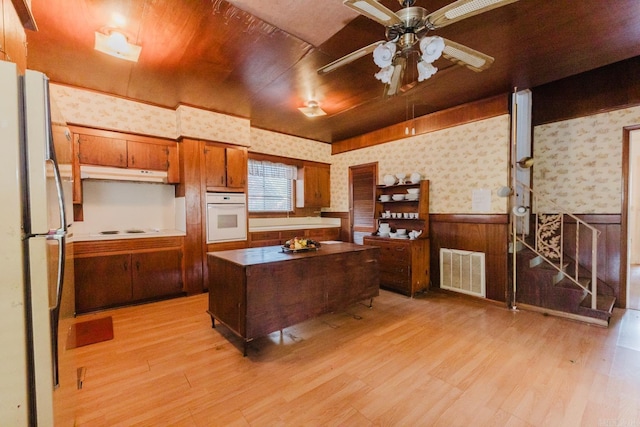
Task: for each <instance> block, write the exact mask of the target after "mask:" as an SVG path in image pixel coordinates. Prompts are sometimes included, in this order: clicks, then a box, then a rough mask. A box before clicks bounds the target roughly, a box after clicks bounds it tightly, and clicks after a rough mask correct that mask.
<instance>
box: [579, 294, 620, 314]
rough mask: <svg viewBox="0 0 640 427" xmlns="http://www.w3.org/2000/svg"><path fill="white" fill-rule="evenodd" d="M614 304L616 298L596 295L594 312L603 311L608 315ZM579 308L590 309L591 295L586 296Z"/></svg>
mask: <svg viewBox="0 0 640 427" xmlns="http://www.w3.org/2000/svg"><path fill="white" fill-rule="evenodd" d="M615 303H616V297H612V296H609V295H598V300H597V301H596V310H598V311H603V312H607V313H609V315H611V313H612V312H613V306H614V305H615ZM580 307H585V308H589V309H590V308H591V295H587V296H586V297H585V298H584V300H582V302H581V303H580Z"/></svg>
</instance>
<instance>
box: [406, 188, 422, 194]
mask: <svg viewBox="0 0 640 427" xmlns="http://www.w3.org/2000/svg"><path fill="white" fill-rule="evenodd" d="M407 193H409V194H418V193H420V189H419V188H407Z"/></svg>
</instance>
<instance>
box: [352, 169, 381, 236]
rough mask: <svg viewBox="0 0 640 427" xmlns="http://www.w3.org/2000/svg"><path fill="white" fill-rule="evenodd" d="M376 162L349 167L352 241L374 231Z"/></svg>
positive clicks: (376, 180)
mask: <svg viewBox="0 0 640 427" xmlns="http://www.w3.org/2000/svg"><path fill="white" fill-rule="evenodd" d="M377 182H378V163H369V164H366V165H359V166H351V167H349V219H350V222H351V233H352V238H353V242H354V243H362V238H363V237H364V236H366V235H369V234H371V233H373V232H375V231H376V224H375V215H374V213H375V198H376V185H377Z"/></svg>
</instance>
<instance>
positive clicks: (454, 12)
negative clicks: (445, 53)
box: [427, 0, 518, 30]
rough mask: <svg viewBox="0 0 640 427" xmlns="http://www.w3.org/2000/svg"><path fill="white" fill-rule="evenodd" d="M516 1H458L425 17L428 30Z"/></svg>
mask: <svg viewBox="0 0 640 427" xmlns="http://www.w3.org/2000/svg"><path fill="white" fill-rule="evenodd" d="M516 1H518V0H458V1H454V2H453V3H451V4H450V5H448V6H445V7H443V8H441V9H438V10H436V11H435V12H433V13H430V14H429V15H428V16H427V21H428V23H427V26H428V27H429V28H430V29H432V30H433V29H436V28H442V27H445V26H447V25H449V24H452V23H454V22H458V21H461V20H463V19H465V18H469V17H471V16H474V15H478V14H480V13H484V12H487V11H489V10H492V9H496V8H498V7H502V6H505V5H507V4H509V3H515V2H516Z"/></svg>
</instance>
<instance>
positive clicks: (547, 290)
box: [512, 183, 616, 327]
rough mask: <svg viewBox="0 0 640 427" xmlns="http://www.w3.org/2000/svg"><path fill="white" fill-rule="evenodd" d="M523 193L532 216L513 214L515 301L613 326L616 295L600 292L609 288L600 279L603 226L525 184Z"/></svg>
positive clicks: (527, 305) (520, 187) (540, 309)
mask: <svg viewBox="0 0 640 427" xmlns="http://www.w3.org/2000/svg"><path fill="white" fill-rule="evenodd" d="M518 192H519V193H518V196H522V194H523V192H527V194H526V195H527V197H520V200H526V201H527V202H529V203H530V204H531V206H530V207H527V210H528V211H529V212H530V213H529V214H528V215H521V216H518V215H515V214H514V215H513V224H512V226H513V229H512V237H513V242H512V248H515V251H516V252H515V254H514V262H513V265H512V268H514V266H515V274H512V276H513V280H515V283H516V286H515V305H517V306H518V307H519V308H524V309H529V310H534V311H539V312H542V313H545V314H551V315H556V316H561V317H565V318H570V319H574V320H579V321H583V322H587V323H590V324H595V325H599V326H604V327H606V326H608V325H609V320H610V318H611V314H612V312H613V306H614V304H615V301H616V299H615V297H614V296H611V295H605V294H603V293H602V291H599V289H600V290H602V289H604V290H607V291H608V290H609V289H608V287H607V285H606V283H604V282H603V281H601V280H599V279H598V278H597V259H598V257H597V248H598V236H599V234H600V231H599V230H597V229H596V228H594V227H592V226H591V225H589V224H587V223H585V222H584V221H582V220H580V219H579V218H577V217H575V216H574V215H571V214H568V213H566V212H563V211H562V210H561V209H559V208H558V207H557V206H555V205H554V204H553V203H552V202H549V201H548V200H543V198H542V196H541V195H539V194H536V193H535V192H534V191H533V190H532V189H531V188H529V187H528V186H526V185H524V184H522V183H518ZM543 211H544V212H553V213H541V212H543ZM521 212H522V211H521ZM525 221H526V223H525ZM512 273H513V271H512ZM513 301H514V299H513V297H512V303H514V302H513Z"/></svg>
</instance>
